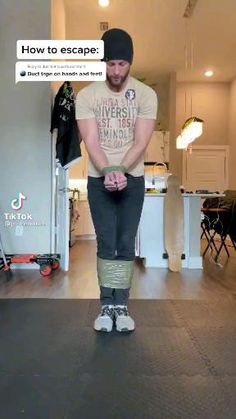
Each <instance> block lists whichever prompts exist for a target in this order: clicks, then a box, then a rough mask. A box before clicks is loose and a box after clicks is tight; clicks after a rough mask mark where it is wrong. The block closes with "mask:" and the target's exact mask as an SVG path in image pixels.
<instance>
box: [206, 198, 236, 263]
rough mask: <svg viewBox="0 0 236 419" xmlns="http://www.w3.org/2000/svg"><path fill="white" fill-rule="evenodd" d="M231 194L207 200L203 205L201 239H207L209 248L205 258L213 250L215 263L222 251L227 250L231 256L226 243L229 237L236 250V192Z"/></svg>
mask: <svg viewBox="0 0 236 419" xmlns="http://www.w3.org/2000/svg"><path fill="white" fill-rule="evenodd" d="M229 192H230V193H228V191H226V192H225V197H224V198H207V199H206V200H205V201H204V203H203V208H202V213H203V217H202V221H201V228H202V234H201V238H203V237H205V238H206V239H207V246H206V248H205V250H204V252H203V257H204V256H205V255H206V253H207V251H208V249H211V251H215V252H216V255H215V261H217V259H218V257H219V255H220V253H221V251H222V249H224V250H225V252H226V254H227V256H228V257H229V256H230V253H229V251H228V248H227V242H226V238H227V236H229V238H230V240H231V243H232V245H233V247H234V249H235V250H236V245H235V241H236V240H235V238H236V231H235V236H234V229H235V230H236V228H235V223H234V219H235V215H236V193H235V195H234V194H233V192H234V191H229ZM217 234H218V235H219V238H220V246H219V247H217V241H216V235H217Z"/></svg>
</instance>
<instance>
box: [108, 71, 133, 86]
mask: <svg viewBox="0 0 236 419" xmlns="http://www.w3.org/2000/svg"><path fill="white" fill-rule="evenodd" d="M128 75H129V70H127V73H126V74H125V75H124V76H108V74H107V81H108V83H109V84H110V85H111V86H112V87H116V88H119V87H121V86H122V85H123V83H124V82H125V80H126V79H127V77H128Z"/></svg>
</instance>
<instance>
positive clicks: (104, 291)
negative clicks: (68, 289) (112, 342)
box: [76, 29, 157, 332]
mask: <svg viewBox="0 0 236 419" xmlns="http://www.w3.org/2000/svg"><path fill="white" fill-rule="evenodd" d="M102 40H103V41H104V59H103V60H104V61H105V62H106V66H107V79H106V81H104V82H93V83H91V84H90V85H89V86H87V87H85V88H84V89H82V90H81V91H80V92H79V93H78V95H77V98H76V119H77V120H78V126H79V130H80V134H81V137H82V140H83V141H84V142H85V146H86V149H87V151H88V155H89V170H88V186H87V188H88V201H89V206H90V211H91V215H92V219H93V223H94V227H95V232H96V237H97V274H98V280H99V285H100V299H101V305H102V309H101V313H100V314H99V316H98V317H97V318H96V320H95V323H94V329H95V330H97V331H105V332H110V331H111V330H112V327H113V322H115V323H116V330H118V331H119V332H127V331H132V330H134V329H135V323H134V320H133V319H132V317H131V316H130V315H129V312H128V308H127V303H128V298H129V290H130V287H131V281H132V277H133V270H134V259H135V236H136V233H137V228H138V224H139V220H140V217H141V212H142V207H143V201H144V191H145V186H144V152H145V149H146V147H147V146H148V143H149V141H150V138H151V135H152V133H153V130H154V127H155V119H156V113H157V96H156V93H155V92H154V90H153V89H151V88H150V87H149V86H147V85H145V84H143V83H141V82H140V81H138V80H136V79H135V78H133V77H131V76H130V75H129V73H130V67H131V64H132V61H133V43H132V39H131V37H130V35H129V34H128V33H127V32H125V31H124V30H122V29H110V30H108V31H107V32H105V33H104V34H103V37H102Z"/></svg>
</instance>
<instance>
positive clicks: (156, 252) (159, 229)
mask: <svg viewBox="0 0 236 419" xmlns="http://www.w3.org/2000/svg"><path fill="white" fill-rule="evenodd" d="M221 196H223V195H220V194H206V195H201V194H186V193H184V194H183V199H184V256H185V259H183V260H182V268H188V269H202V257H201V254H200V236H201V204H202V202H201V200H202V198H212V197H221ZM164 197H165V194H161V193H160V194H150V193H146V194H145V199H144V205H143V211H142V215H141V219H140V223H139V228H138V232H137V237H136V256H139V257H141V258H145V260H144V263H145V266H146V267H156V268H168V259H165V254H166V250H165V246H164V223H163V220H164ZM174 210H175V208H174V205H173V211H174ZM174 228H175V226H174V225H173V229H174Z"/></svg>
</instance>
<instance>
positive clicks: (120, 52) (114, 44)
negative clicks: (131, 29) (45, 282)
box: [102, 28, 134, 64]
mask: <svg viewBox="0 0 236 419" xmlns="http://www.w3.org/2000/svg"><path fill="white" fill-rule="evenodd" d="M102 40H103V41H104V58H103V60H102V61H110V60H124V61H128V62H129V63H130V64H132V61H133V54H134V51H133V42H132V38H131V36H130V35H129V34H128V33H127V32H125V31H123V30H122V29H116V28H114V29H109V30H108V31H106V32H105V33H104V34H103V36H102Z"/></svg>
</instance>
